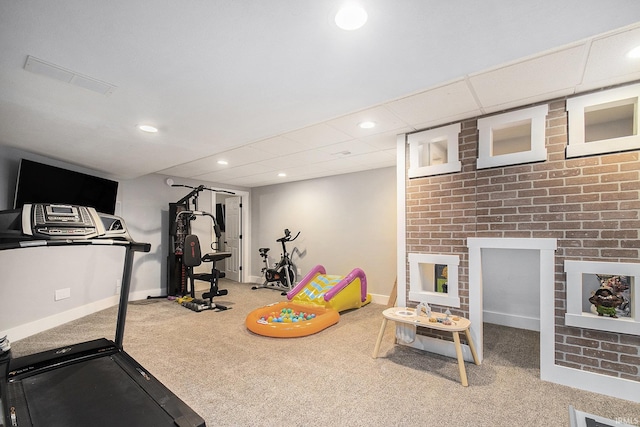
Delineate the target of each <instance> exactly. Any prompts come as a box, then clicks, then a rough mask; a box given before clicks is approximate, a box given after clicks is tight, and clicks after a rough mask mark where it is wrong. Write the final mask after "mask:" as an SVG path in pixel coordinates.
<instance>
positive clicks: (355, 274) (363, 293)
mask: <svg viewBox="0 0 640 427" xmlns="http://www.w3.org/2000/svg"><path fill="white" fill-rule="evenodd" d="M356 279H360V301H361V302H364V301H366V299H367V276H366V275H365V274H364V271H362V269H360V268H354V269H353V270H351V273H349V274H347V275H346V276H344V279H342V280H341V281H339V282H338V284H337V285H335V286H334V287H333V288H331V290H330V291H329V292H327V293H326V294H324V300H325V301H329V300H330V299H331V298H333V297H334V296H335V295H336V294H337V293H338V292H340V291H341V290H343V289H344V288H346V287H347V285H349V284H350V283H351V282H353V281H354V280H356Z"/></svg>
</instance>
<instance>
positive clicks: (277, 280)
mask: <svg viewBox="0 0 640 427" xmlns="http://www.w3.org/2000/svg"><path fill="white" fill-rule="evenodd" d="M299 235H300V232H299V231H298V234H296V236H295V237H293V238H292V237H291V231H289V229H288V228H285V229H284V236H283V237H280V238H279V239H276V242H279V243H280V244H282V254H281V256H280V261H278V263H277V264H276V265H275V266H274V267H273V268H270V267H269V255H268V252H269V251H270V248H259V249H258V252H260V256H261V257H262V262H263V263H264V267H263V268H262V270H261V273H262V274H263V275H264V282H263V283H262V285H258V286H254V287H252V288H251V289H254V290H255V289H260V288H269V289H276V290H280V291H282V295H286V293H287V292H288V291H290V290H291V289H293V286H294V285H295V283H296V281H297V280H296V279H297V276H298V269H297V267H296V266H295V265H294V264H293V262H292V261H291V258H290V257H289V252H287V246H286V244H287V242H293V241H294V240H296V239H297V238H298V236H299Z"/></svg>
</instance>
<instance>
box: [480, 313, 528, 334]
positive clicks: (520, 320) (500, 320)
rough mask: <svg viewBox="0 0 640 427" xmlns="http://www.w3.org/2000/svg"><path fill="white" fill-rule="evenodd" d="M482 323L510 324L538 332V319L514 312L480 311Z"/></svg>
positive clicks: (513, 326)
mask: <svg viewBox="0 0 640 427" xmlns="http://www.w3.org/2000/svg"><path fill="white" fill-rule="evenodd" d="M482 315H483V321H484V323H492V324H494V325H502V326H510V327H512V328H516V329H527V330H529V331H538V332H540V319H539V318H534V317H527V316H518V315H515V314H507V313H497V312H495V311H486V310H484V311H483V312H482Z"/></svg>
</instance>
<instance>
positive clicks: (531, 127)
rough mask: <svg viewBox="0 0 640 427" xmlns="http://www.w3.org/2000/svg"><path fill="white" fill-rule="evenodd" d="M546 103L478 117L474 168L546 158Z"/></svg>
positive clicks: (515, 163) (547, 110) (547, 107)
mask: <svg viewBox="0 0 640 427" xmlns="http://www.w3.org/2000/svg"><path fill="white" fill-rule="evenodd" d="M548 112H549V106H548V105H540V106H536V107H531V108H526V109H523V110H517V111H512V112H509V113H504V114H499V115H496V116H491V117H485V118H482V119H478V161H477V168H478V169H486V168H492V167H496V166H508V165H517V164H522V163H530V162H539V161H544V160H546V159H547V149H546V148H545V122H546V118H547V114H548Z"/></svg>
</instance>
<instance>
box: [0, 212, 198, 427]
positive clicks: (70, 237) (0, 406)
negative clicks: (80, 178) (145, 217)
mask: <svg viewBox="0 0 640 427" xmlns="http://www.w3.org/2000/svg"><path fill="white" fill-rule="evenodd" d="M65 245H112V246H116V247H124V248H125V251H126V252H125V262H124V269H123V274H122V288H121V294H120V302H119V306H118V318H117V323H116V335H115V341H111V340H108V339H106V338H101V339H97V340H93V341H88V342H83V343H79V344H74V345H69V346H66V347H61V348H57V349H53V350H48V351H44V352H41V353H36V354H31V355H27V356H23V357H19V358H11V353H10V351H9V352H8V353H6V354H4V355H3V356H2V357H0V400H1V402H0V412H2V413H0V421H3V423H1V422H0V426H11V427H30V426H47V427H75V426H77V427H85V426H91V427H100V426H118V425H120V426H142V427H146V426H148V427H162V426H167V427H169V426H172V427H175V426H178V427H204V426H205V422H204V420H203V419H202V418H201V417H200V416H199V415H198V414H197V413H195V412H194V411H193V410H192V409H191V408H190V407H189V406H187V404H185V403H184V402H183V401H182V400H180V398H178V397H177V396H176V395H175V394H173V393H172V392H171V391H170V390H169V389H168V388H167V387H165V386H164V385H163V384H162V383H161V382H160V381H158V380H157V379H156V378H154V377H153V376H152V375H151V374H150V373H149V372H148V371H147V370H146V369H144V368H143V367H142V366H141V365H140V364H139V363H138V362H136V361H135V360H134V359H133V358H132V357H131V356H130V355H128V354H127V353H126V352H125V351H124V349H123V346H122V341H123V337H124V325H125V318H126V313H127V306H128V299H129V290H130V287H131V272H132V267H133V256H134V253H135V252H149V251H150V249H151V245H150V244H148V243H138V242H135V241H133V240H132V239H131V237H130V236H129V233H128V231H127V229H126V226H125V223H124V221H123V220H122V219H121V218H119V217H117V216H114V215H106V214H103V213H98V212H96V211H95V209H93V208H88V207H82V206H69V205H52V204H32V205H31V204H29V205H24V207H23V208H22V209H15V210H10V211H0V250H12V249H25V248H30V247H34V246H65Z"/></svg>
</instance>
